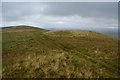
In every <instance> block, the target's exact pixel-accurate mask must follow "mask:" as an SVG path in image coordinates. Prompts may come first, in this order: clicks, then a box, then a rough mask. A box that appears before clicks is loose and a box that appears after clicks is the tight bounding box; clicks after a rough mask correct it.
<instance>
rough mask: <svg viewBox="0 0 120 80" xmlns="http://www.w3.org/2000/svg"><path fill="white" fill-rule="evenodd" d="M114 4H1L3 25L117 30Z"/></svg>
mask: <svg viewBox="0 0 120 80" xmlns="http://www.w3.org/2000/svg"><path fill="white" fill-rule="evenodd" d="M117 10H118V3H117V2H53V3H52V2H45V3H43V2H40V3H39V2H38V3H36V2H18V3H17V2H4V3H3V5H2V13H3V24H4V25H19V24H25V25H33V26H34V25H35V26H40V27H46V28H54V27H56V28H58V29H60V28H70V29H72V28H74V29H78V28H95V27H102V28H103V27H111V28H112V27H117V17H118V11H117Z"/></svg>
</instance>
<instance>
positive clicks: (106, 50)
mask: <svg viewBox="0 0 120 80" xmlns="http://www.w3.org/2000/svg"><path fill="white" fill-rule="evenodd" d="M2 35H3V38H2V40H3V42H2V44H3V49H2V51H3V77H4V78H10V77H11V78H12V77H14V78H55V77H57V78H60V77H62V78H70V77H77V78H99V77H100V78H118V77H119V76H118V74H120V71H118V68H117V67H118V66H119V65H118V56H117V51H118V50H117V48H118V45H117V44H118V39H117V38H115V37H112V36H109V35H105V34H101V33H97V32H93V31H81V30H57V31H48V30H43V29H38V28H33V27H27V26H26V27H22V26H19V27H10V28H4V29H3V33H2Z"/></svg>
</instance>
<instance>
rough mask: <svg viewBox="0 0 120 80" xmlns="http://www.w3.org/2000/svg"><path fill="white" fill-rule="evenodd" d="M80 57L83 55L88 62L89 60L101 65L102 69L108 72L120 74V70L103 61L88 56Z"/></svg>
mask: <svg viewBox="0 0 120 80" xmlns="http://www.w3.org/2000/svg"><path fill="white" fill-rule="evenodd" d="M79 55H81V56H82V57H84V58H85V59H86V60H89V61H90V62H92V63H99V64H100V65H101V67H105V68H106V70H108V71H112V72H115V73H117V72H118V73H120V70H118V68H115V67H113V66H112V65H111V64H107V63H105V62H103V61H100V60H98V59H96V58H93V57H91V56H88V55H86V54H79ZM74 56H76V55H74ZM77 57H78V56H77ZM78 58H80V57H78Z"/></svg>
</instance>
